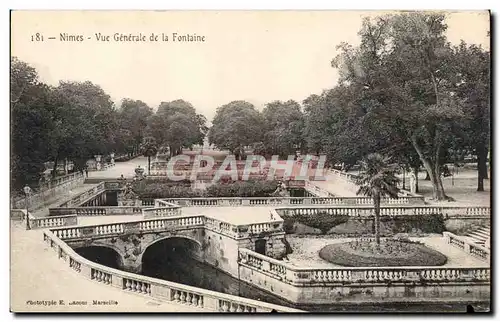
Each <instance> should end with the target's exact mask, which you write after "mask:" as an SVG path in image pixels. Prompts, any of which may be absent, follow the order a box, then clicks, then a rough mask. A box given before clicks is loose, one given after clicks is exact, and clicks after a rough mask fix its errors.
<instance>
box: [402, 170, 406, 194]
mask: <svg viewBox="0 0 500 322" xmlns="http://www.w3.org/2000/svg"><path fill="white" fill-rule="evenodd" d="M405 184H406V171H405V167H403V190H406V186H405Z"/></svg>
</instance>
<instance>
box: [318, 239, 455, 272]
mask: <svg viewBox="0 0 500 322" xmlns="http://www.w3.org/2000/svg"><path fill="white" fill-rule="evenodd" d="M319 256H320V257H321V258H323V259H324V260H326V261H329V262H330V263H333V264H337V265H342V266H351V267H367V266H374V267H387V266H441V265H444V264H445V263H446V261H447V258H446V256H445V255H443V254H441V253H440V252H438V251H435V250H433V249H431V248H429V247H427V246H425V245H424V244H421V243H417V242H411V241H408V240H393V239H386V240H381V242H380V245H377V244H376V243H375V241H374V240H373V239H359V240H354V241H350V242H345V243H338V244H329V245H326V246H325V247H323V248H322V249H321V250H320V251H319Z"/></svg>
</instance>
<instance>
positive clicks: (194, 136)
mask: <svg viewBox="0 0 500 322" xmlns="http://www.w3.org/2000/svg"><path fill="white" fill-rule="evenodd" d="M205 123H206V119H205V117H204V116H203V115H201V114H197V113H196V110H195V108H194V107H193V105H191V103H189V102H186V101H184V100H175V101H171V102H162V103H161V104H160V106H159V107H158V110H157V112H156V114H155V115H154V116H153V117H152V118H151V119H150V122H149V124H148V129H147V133H148V135H150V136H153V137H154V138H155V139H156V142H158V143H159V144H160V145H167V146H169V149H170V155H171V156H174V155H177V154H180V153H181V152H182V148H184V147H192V146H193V145H195V144H203V139H204V138H205V135H206V133H207V127H206V124H205Z"/></svg>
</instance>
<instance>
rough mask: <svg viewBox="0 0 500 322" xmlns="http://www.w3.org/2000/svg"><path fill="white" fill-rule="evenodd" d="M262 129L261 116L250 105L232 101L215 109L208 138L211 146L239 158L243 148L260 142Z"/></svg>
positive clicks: (262, 121)
mask: <svg viewBox="0 0 500 322" xmlns="http://www.w3.org/2000/svg"><path fill="white" fill-rule="evenodd" d="M263 129H264V120H263V118H262V115H261V114H260V113H259V112H258V111H257V110H256V109H255V107H254V106H253V105H252V104H250V103H248V102H245V101H233V102H231V103H229V104H226V105H223V106H221V107H219V108H217V112H216V114H215V117H214V119H213V121H212V128H211V129H210V131H209V133H208V138H209V141H210V143H211V144H215V145H216V146H217V147H218V148H220V149H228V150H230V151H231V152H232V153H233V154H235V155H236V156H238V158H241V155H242V154H243V149H244V147H246V146H250V145H252V144H253V143H257V142H262V133H263Z"/></svg>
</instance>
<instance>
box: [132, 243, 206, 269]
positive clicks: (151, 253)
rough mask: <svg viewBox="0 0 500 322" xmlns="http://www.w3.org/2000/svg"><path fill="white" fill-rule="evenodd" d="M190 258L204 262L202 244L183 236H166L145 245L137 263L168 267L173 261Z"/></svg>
mask: <svg viewBox="0 0 500 322" xmlns="http://www.w3.org/2000/svg"><path fill="white" fill-rule="evenodd" d="M186 257H190V258H193V259H196V260H199V261H203V247H202V243H201V242H200V241H198V240H196V239H194V238H191V237H188V236H182V235H175V236H165V237H162V238H158V239H156V240H154V241H151V242H150V243H148V244H146V245H144V247H143V251H142V253H141V254H140V256H138V258H137V262H138V263H141V265H145V266H146V267H151V266H155V267H157V268H158V269H159V268H161V266H168V265H169V264H168V263H169V262H171V261H172V260H179V259H182V258H186Z"/></svg>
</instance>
